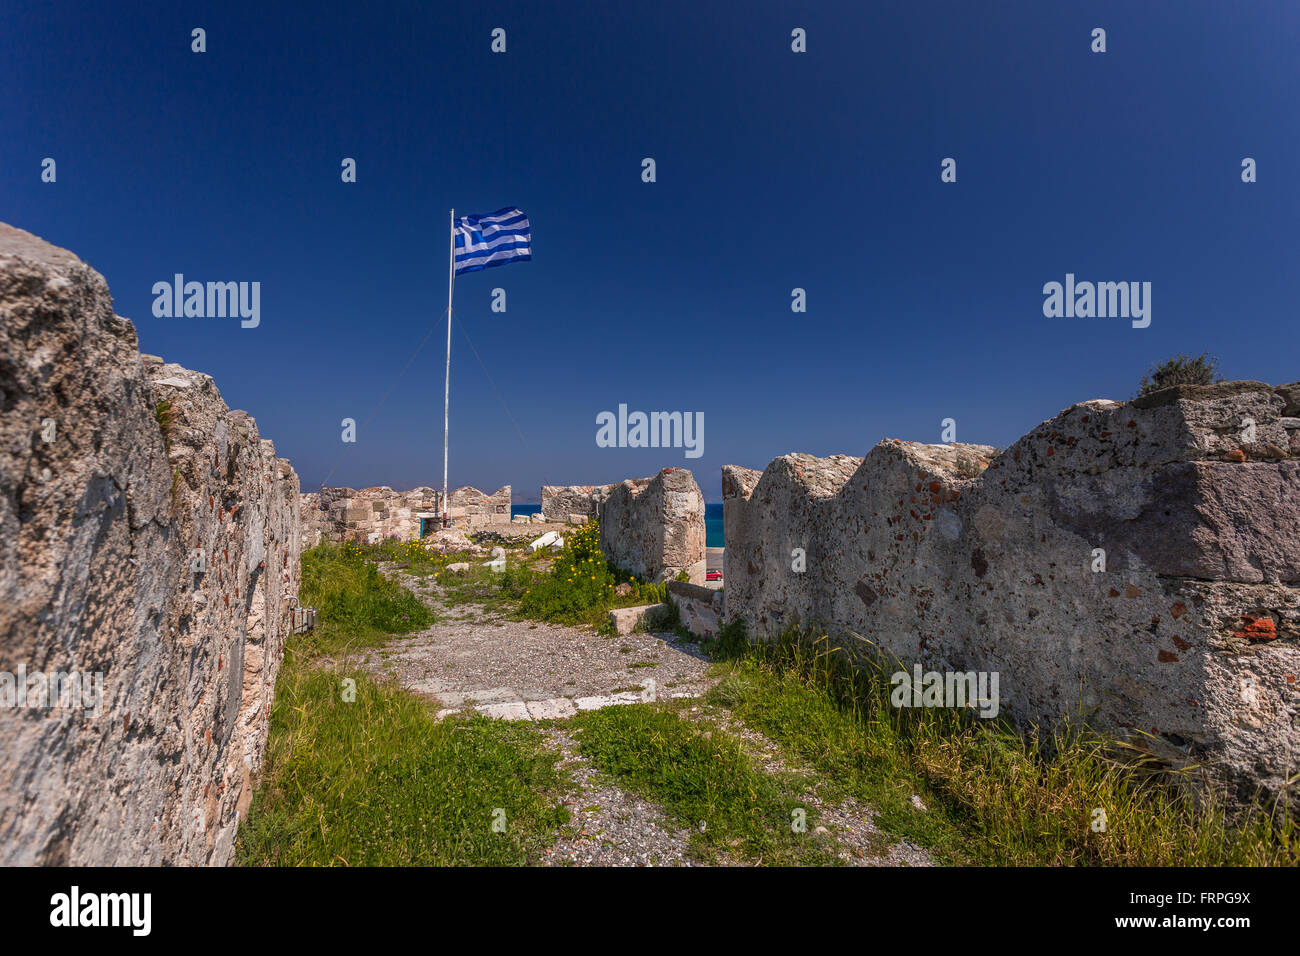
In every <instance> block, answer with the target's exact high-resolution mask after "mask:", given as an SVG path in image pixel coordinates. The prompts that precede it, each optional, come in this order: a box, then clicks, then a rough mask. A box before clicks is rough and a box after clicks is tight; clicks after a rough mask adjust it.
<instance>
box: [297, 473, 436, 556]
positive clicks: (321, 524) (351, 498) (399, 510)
mask: <svg viewBox="0 0 1300 956" xmlns="http://www.w3.org/2000/svg"><path fill="white" fill-rule="evenodd" d="M441 511H442V492H441V491H435V490H434V489H432V488H429V487H425V486H421V487H419V488H413V489H411V490H410V491H394V490H393V489H392V488H389V487H386V486H379V487H374V488H362V489H361V490H360V491H357V490H355V489H352V488H322V489H321V490H320V491H313V492H310V493H308V494H305V495H303V496H302V514H303V524H302V530H303V541H302V545H303V547H304V548H312V547H315V546H316V545H317V544H319V543H320V542H321V540H322V539H324V540H329V541H333V542H335V543H338V542H342V541H346V540H362V541H364V540H367V539H368V538H369V537H370V536H371V535H378V536H379V537H380V538H401V539H402V540H409V539H411V538H417V537H419V535H420V519H421V517H432V516H433V515H435V514H439V513H441Z"/></svg>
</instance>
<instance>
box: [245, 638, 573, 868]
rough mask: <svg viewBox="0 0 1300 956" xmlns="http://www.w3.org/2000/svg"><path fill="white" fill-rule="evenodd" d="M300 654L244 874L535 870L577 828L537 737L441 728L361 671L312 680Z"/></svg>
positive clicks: (287, 676) (424, 708) (487, 723)
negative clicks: (331, 869) (259, 868)
mask: <svg viewBox="0 0 1300 956" xmlns="http://www.w3.org/2000/svg"><path fill="white" fill-rule="evenodd" d="M300 652H301V648H297V647H295V648H293V649H291V651H290V652H289V657H288V658H287V659H286V662H285V666H284V668H283V670H282V671H281V677H280V681H279V684H278V686H277V688H276V703H275V708H274V710H273V712H272V716H271V736H270V742H269V744H268V748H267V763H266V768H265V780H266V782H265V784H264V785H263V787H262V788H261V789H260V790H259V791H258V792H257V795H256V797H255V798H254V801H253V805H252V807H251V811H250V814H249V819H248V822H247V823H246V824H245V825H244V826H243V827H241V829H240V832H239V841H238V857H237V859H238V862H239V863H240V864H241V865H245V866H249V865H265V866H335V865H341V866H408V865H409V866H461V865H469V866H484V865H486V866H510V865H523V864H527V863H530V862H533V861H535V860H536V859H537V857H538V855H539V854H540V852H541V851H542V849H543V848H545V847H546V846H548V845H549V844H550V843H551V841H552V839H553V835H554V832H555V830H556V829H557V828H558V827H560V826H562V825H563V824H564V823H566V822H567V821H568V813H567V811H565V810H563V809H562V808H561V807H560V806H559V794H560V792H561V791H562V790H564V789H565V788H566V786H567V784H566V781H565V780H564V779H563V778H562V776H561V774H560V773H559V772H558V771H557V770H556V767H555V760H556V755H555V753H554V752H553V751H551V750H549V749H547V747H546V746H545V744H544V740H543V738H542V736H541V734H540V732H539V731H538V730H537V729H536V728H534V727H533V726H532V725H530V724H526V723H513V722H509V721H494V720H490V719H488V718H486V717H473V718H468V719H460V718H450V719H448V720H445V721H443V722H441V723H439V722H435V721H434V720H433V714H432V712H431V710H430V707H429V704H428V702H427V701H425V700H423V699H421V698H418V697H416V696H414V695H412V694H409V693H406V692H404V691H402V690H400V689H398V688H395V687H391V686H387V685H383V684H379V683H377V682H376V681H374V680H373V679H371V678H370V677H369V676H367V675H366V674H365V673H363V672H360V671H338V672H331V671H327V670H320V669H317V668H313V667H312V666H310V663H309V662H308V661H304V660H301V659H298V654H299V653H300ZM345 678H351V679H353V680H355V681H356V699H355V701H353V702H351V703H349V702H346V701H344V700H343V693H342V691H343V687H344V683H343V681H344V679H345ZM497 821H500V823H499V824H498V826H499V827H500V824H501V823H503V824H504V827H503V829H502V831H501V832H498V830H494V828H493V823H494V822H497Z"/></svg>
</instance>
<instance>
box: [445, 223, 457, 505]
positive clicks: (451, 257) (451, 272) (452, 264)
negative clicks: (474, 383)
mask: <svg viewBox="0 0 1300 956" xmlns="http://www.w3.org/2000/svg"><path fill="white" fill-rule="evenodd" d="M450 239H451V245H450V246H449V247H448V249H447V381H446V385H445V386H444V388H443V392H442V526H443V527H444V528H446V527H448V526H449V525H450V524H451V499H450V498H448V497H447V427H448V425H449V424H450V420H451V288H452V283H453V282H454V281H455V278H456V210H455V209H453V210H451V223H450Z"/></svg>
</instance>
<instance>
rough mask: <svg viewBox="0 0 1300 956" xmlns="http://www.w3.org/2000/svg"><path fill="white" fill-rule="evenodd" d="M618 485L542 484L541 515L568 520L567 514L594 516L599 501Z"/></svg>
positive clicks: (549, 519)
mask: <svg viewBox="0 0 1300 956" xmlns="http://www.w3.org/2000/svg"><path fill="white" fill-rule="evenodd" d="M617 487H618V485H542V515H543V516H544V517H545V518H546V520H547V521H566V522H567V521H568V520H569V515H585V516H586V517H588V518H594V517H595V516H596V515H597V514H598V513H599V510H600V503H601V502H602V501H604V500H605V499H606V498H608V497H609V496H610V493H611V492H612V491H613V490H614V489H615V488H617Z"/></svg>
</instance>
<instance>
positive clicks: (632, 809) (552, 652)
mask: <svg viewBox="0 0 1300 956" xmlns="http://www.w3.org/2000/svg"><path fill="white" fill-rule="evenodd" d="M384 572H385V573H386V574H389V575H390V576H397V577H399V579H400V580H401V583H402V584H403V585H404V586H406V587H408V588H410V589H411V590H412V591H414V592H415V593H416V594H419V595H420V596H421V597H422V598H423V599H424V600H425V601H426V602H427V603H428V604H429V605H430V606H431V607H432V608H433V610H434V612H435V614H437V617H438V620H437V623H435V624H434V625H433V626H432V627H429V628H427V629H426V630H424V631H421V632H419V633H417V634H414V635H411V636H410V637H406V638H395V639H394V640H392V641H391V642H390V643H389V644H388V645H387V646H385V647H383V648H380V649H377V650H374V651H370V652H369V653H367V654H366V656H365V657H364V664H365V666H366V667H368V668H369V669H370V670H371V671H373V672H374V673H376V674H377V675H379V676H381V677H387V678H392V679H395V680H396V681H397V682H398V683H400V684H401V685H402V686H403V687H406V688H408V689H409V690H411V691H414V692H415V693H418V694H423V695H425V696H427V697H430V698H432V699H434V700H435V701H437V703H438V707H439V711H438V715H439V716H440V717H442V716H445V715H447V714H450V713H456V712H459V711H463V710H475V711H478V712H479V713H482V714H484V715H486V716H491V717H499V718H502V719H507V720H542V721H547V722H546V723H543V724H542V725H541V729H542V731H543V732H544V733H545V734H546V735H547V737H548V738H549V739H550V741H551V743H552V745H553V746H554V747H555V748H556V750H557V751H558V752H559V753H560V754H561V767H562V768H563V769H565V770H567V771H568V773H569V774H570V775H571V777H572V779H573V780H574V783H575V786H576V789H575V791H574V793H572V794H570V795H569V796H568V797H566V798H565V802H566V804H568V807H569V810H570V813H571V822H570V824H569V825H568V826H567V827H565V828H563V829H562V830H561V831H560V832H559V833H558V834H557V839H556V842H555V844H554V845H553V846H552V847H551V848H550V849H549V850H548V851H547V852H546V854H545V857H544V859H543V861H542V862H543V863H544V864H545V865H548V866H572V865H577V866H697V865H700V864H699V863H698V861H696V860H693V859H692V858H691V857H690V855H689V852H688V847H689V834H688V833H687V831H686V830H684V829H682V828H680V827H678V826H677V825H676V824H674V823H672V822H671V821H669V820H667V819H666V818H665V817H664V815H663V813H662V811H661V810H660V809H659V807H657V806H656V805H655V804H654V803H652V802H650V801H647V800H645V799H643V798H641V797H639V796H637V795H636V794H632V793H628V792H627V791H625V790H622V789H621V788H619V787H618V786H616V785H614V784H613V783H611V782H610V781H609V780H607V779H605V778H603V776H602V775H599V774H597V773H596V772H594V771H593V770H592V768H591V767H590V766H589V764H588V763H587V761H586V759H585V758H583V757H582V755H581V754H580V752H579V749H578V745H577V743H576V742H575V741H574V739H573V738H572V737H571V736H570V735H569V733H568V731H567V730H566V729H565V727H564V725H563V724H558V723H554V722H550V721H552V720H553V719H562V718H565V717H570V716H572V715H573V714H575V713H577V712H578V711H579V710H589V709H594V708H597V707H605V706H613V705H618V704H625V703H633V702H636V701H639V700H667V699H673V698H702V697H703V696H704V694H705V693H706V692H707V691H708V690H709V689H710V688H711V687H712V686H713V685H714V684H715V683H716V682H717V679H716V678H711V677H709V676H708V669H709V661H708V659H707V658H706V657H705V655H704V654H703V653H702V652H701V651H700V649H699V645H698V644H693V643H689V642H685V641H680V640H678V639H677V638H676V637H675V636H674V635H672V634H653V633H634V634H628V635H622V636H617V637H604V636H601V635H598V634H596V633H594V632H593V631H591V630H589V629H586V628H575V627H561V626H558V625H553V624H545V623H536V622H532V621H512V620H509V619H507V618H503V617H499V616H493V615H492V614H490V613H489V612H488V611H487V610H486V609H485V608H482V607H479V606H476V605H464V604H461V605H457V606H455V607H447V606H446V605H444V604H443V603H442V602H441V601H440V600H439V597H440V588H439V587H438V585H437V584H436V583H434V582H433V581H432V580H430V579H428V578H421V577H418V576H413V575H409V574H406V573H403V572H401V571H399V570H397V569H395V568H385V569H384ZM679 713H680V715H681V716H682V717H684V718H686V719H694V720H703V719H709V720H712V721H714V722H716V723H718V724H719V725H720V726H721V727H722V729H724V730H726V731H727V732H728V733H730V734H732V735H734V736H735V737H737V738H738V739H739V740H740V741H741V743H742V745H743V746H744V747H745V749H746V751H747V752H748V753H749V755H750V757H751V758H752V759H754V760H755V762H756V763H757V765H758V766H759V767H761V768H762V769H763V770H764V771H765V772H767V773H770V774H789V773H791V771H792V768H791V767H789V766H788V765H787V764H786V763H785V762H784V761H783V759H782V758H781V756H780V750H779V748H778V747H777V745H776V744H775V743H773V742H772V741H770V740H768V739H767V738H766V737H764V736H763V735H762V734H760V733H758V732H757V731H755V730H753V729H751V728H749V727H747V726H745V725H744V724H743V723H741V722H740V721H739V720H737V719H735V718H734V717H733V716H732V715H731V714H730V712H729V711H726V710H724V709H722V708H718V707H713V706H706V705H704V704H702V703H701V704H700V705H699V706H686V705H683V706H682V707H681V708H680V710H679ZM793 770H794V772H795V773H798V774H801V775H804V776H806V777H807V779H808V792H807V799H808V805H809V808H810V809H814V810H815V811H816V815H817V817H818V819H819V821H820V822H819V824H818V825H817V826H816V827H815V829H814V831H813V834H812V835H813V836H814V837H815V838H816V837H823V838H825V839H831V840H834V841H835V842H836V843H838V844H839V846H840V847H841V849H840V851H839V857H840V859H841V860H842V861H843V862H844V863H845V864H847V865H849V866H929V865H931V861H930V858H929V856H928V854H927V853H926V852H925V850H923V849H922V848H920V847H917V846H914V845H912V844H908V843H891V839H892V838H890V837H888V836H887V835H886V834H884V833H882V832H881V831H880V830H879V828H878V827H876V826H875V824H874V822H873V817H874V814H873V812H872V811H871V809H870V808H869V807H865V806H862V805H860V804H859V803H857V802H856V801H854V800H846V801H843V802H840V803H835V804H831V803H828V802H826V801H824V800H822V799H821V798H820V797H819V796H818V795H817V792H816V789H817V787H816V784H817V778H816V775H815V773H813V772H811V771H808V770H805V769H802V768H793ZM917 812H924V811H922V810H918V811H917ZM711 865H724V866H731V865H739V866H744V865H749V861H745V860H733V859H728V858H723V859H721V860H719V861H718V862H717V863H714V864H711Z"/></svg>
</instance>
